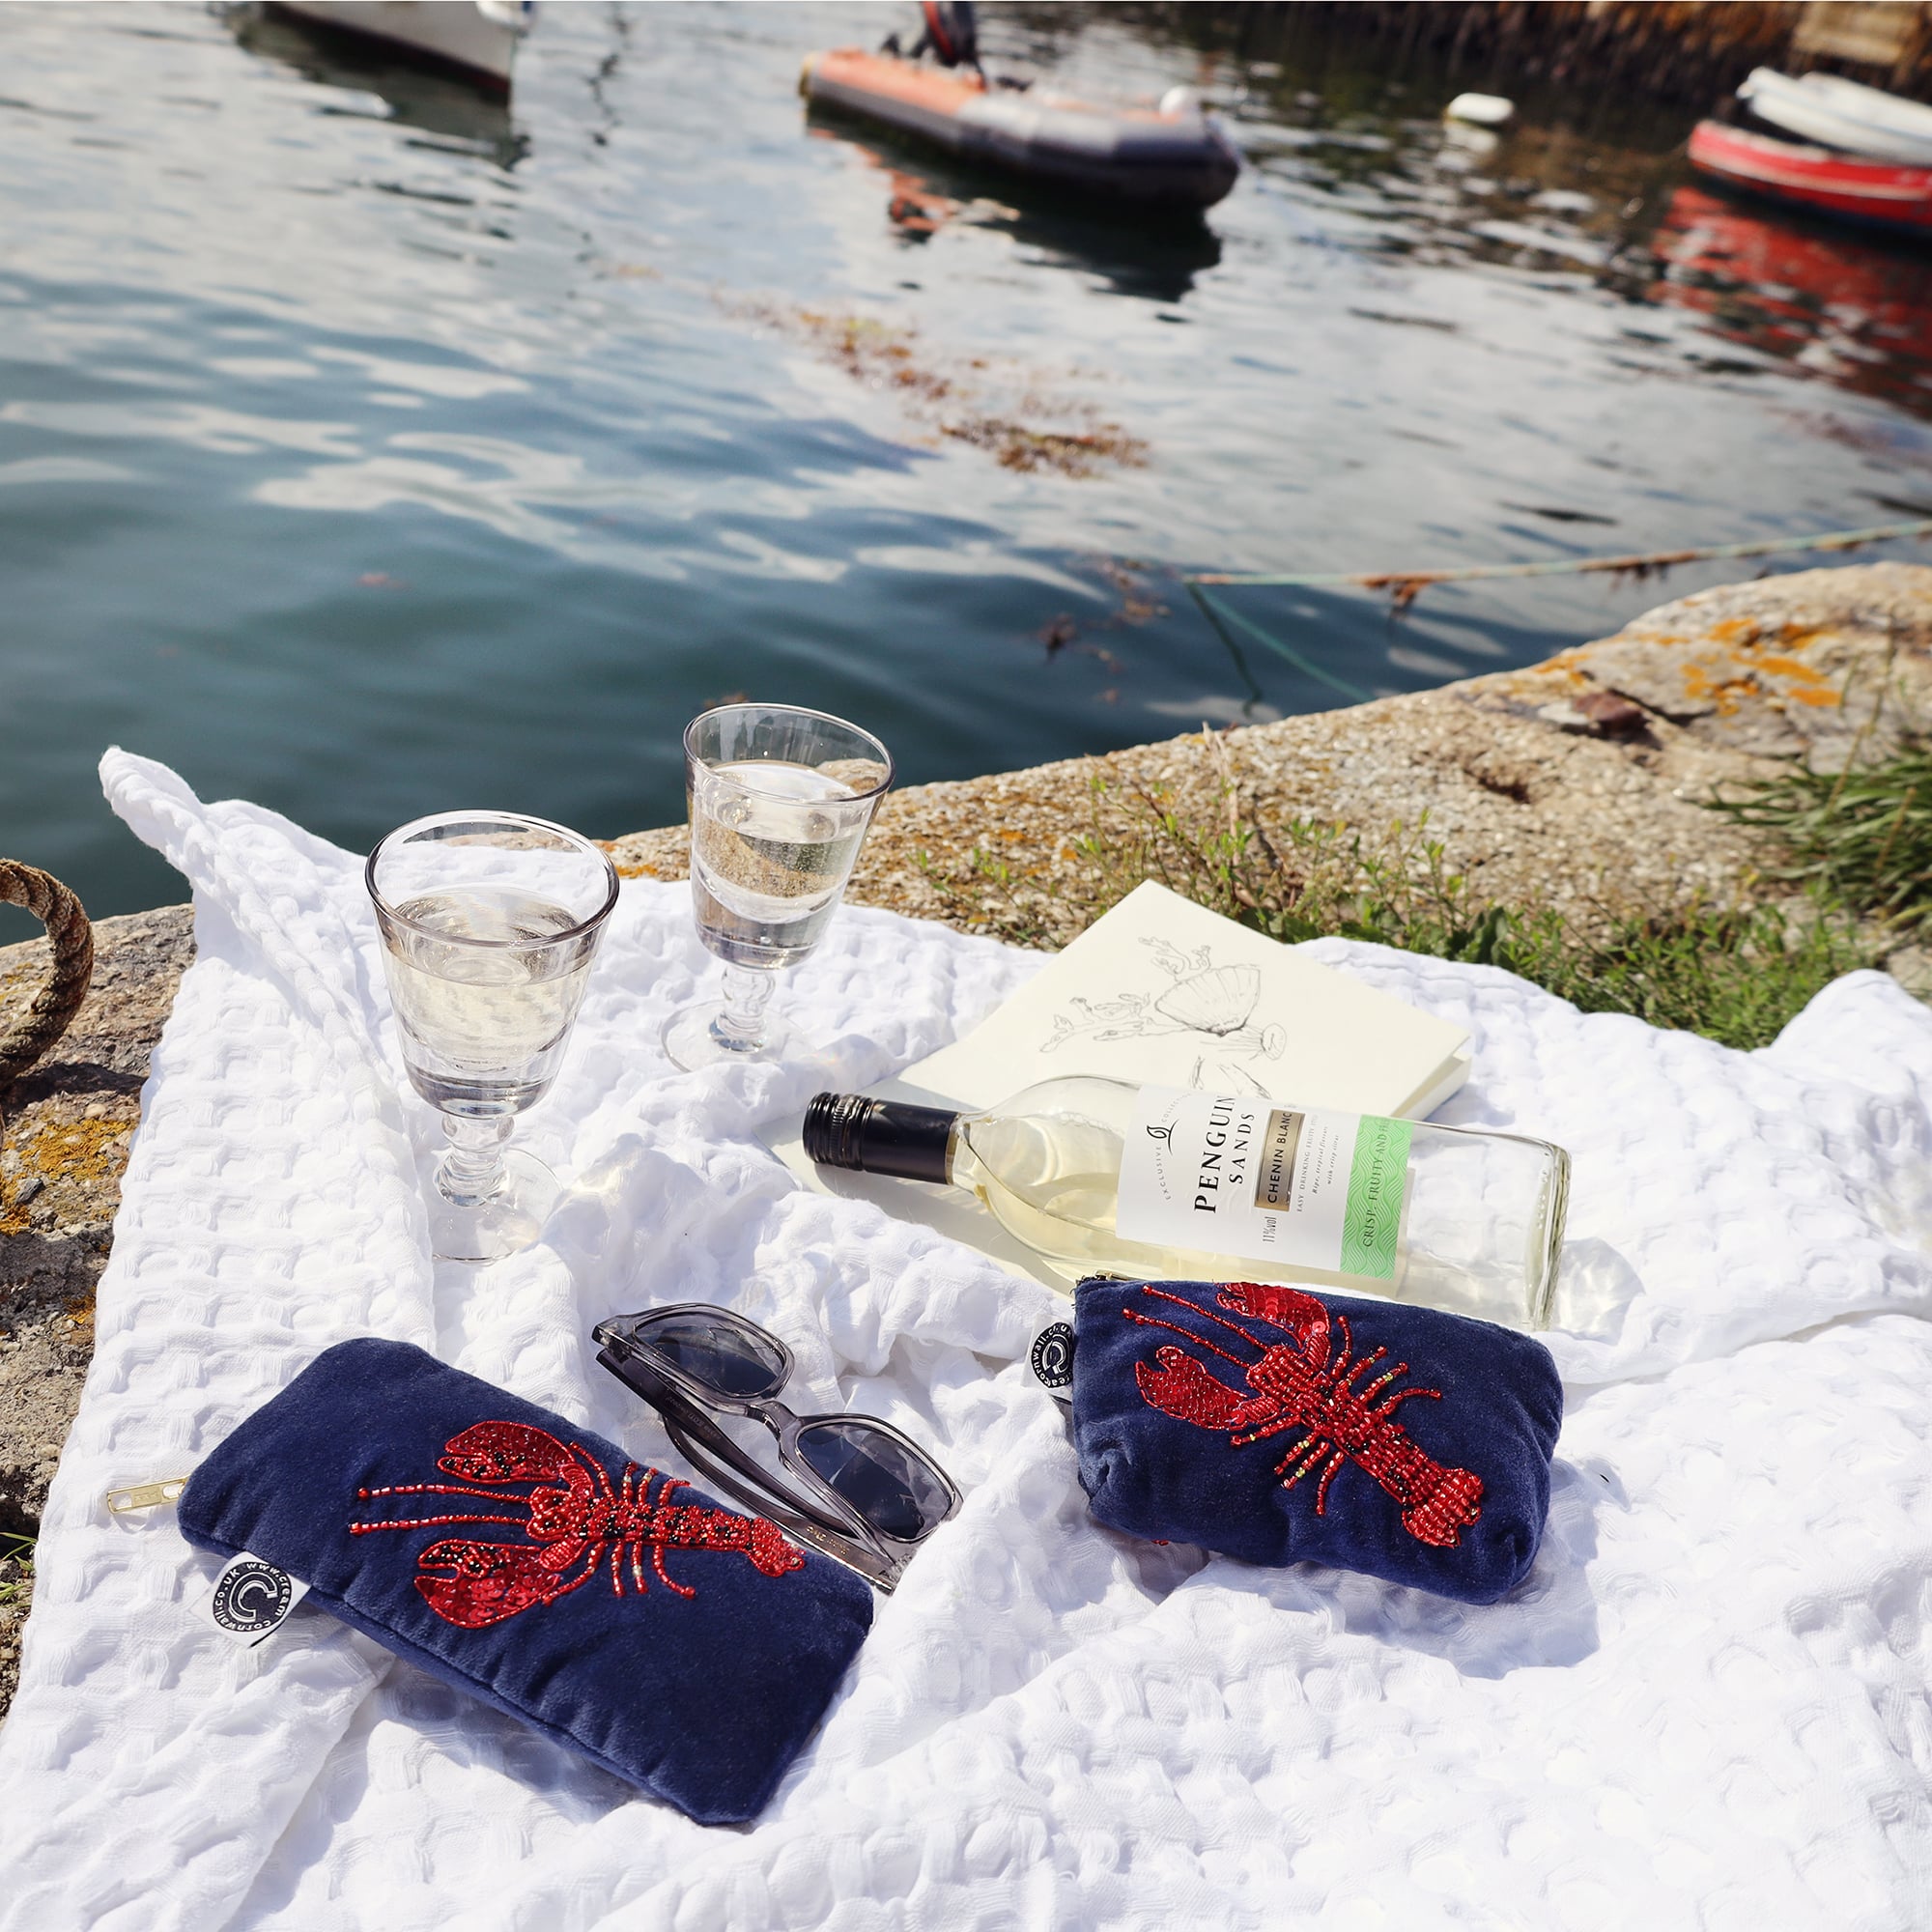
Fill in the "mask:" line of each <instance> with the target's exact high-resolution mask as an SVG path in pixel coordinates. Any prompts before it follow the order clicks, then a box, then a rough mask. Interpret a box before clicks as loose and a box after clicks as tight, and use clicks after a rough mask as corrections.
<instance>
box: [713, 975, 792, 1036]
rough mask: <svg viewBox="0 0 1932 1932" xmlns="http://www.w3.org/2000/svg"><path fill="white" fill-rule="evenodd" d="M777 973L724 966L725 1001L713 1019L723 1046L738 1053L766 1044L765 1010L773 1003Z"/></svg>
mask: <svg viewBox="0 0 1932 1932" xmlns="http://www.w3.org/2000/svg"><path fill="white" fill-rule="evenodd" d="M776 984H777V976H776V975H775V974H772V973H761V972H758V971H757V970H756V969H755V968H753V967H750V966H731V965H726V966H725V1004H724V1006H723V1007H721V1008H720V1009H719V1010H718V1017H717V1018H716V1019H714V1020H713V1021H712V1022H711V1032H712V1034H713V1036H714V1037H716V1039H717V1040H718V1043H719V1044H720V1045H721V1046H727V1047H729V1048H730V1049H731V1050H732V1051H733V1052H734V1053H753V1052H755V1051H756V1050H757V1048H758V1047H759V1046H760V1045H762V1044H763V1042H764V1037H765V1010H766V1009H767V1008H768V1007H769V1006H770V1005H771V1003H772V991H773V988H774V987H775V985H776Z"/></svg>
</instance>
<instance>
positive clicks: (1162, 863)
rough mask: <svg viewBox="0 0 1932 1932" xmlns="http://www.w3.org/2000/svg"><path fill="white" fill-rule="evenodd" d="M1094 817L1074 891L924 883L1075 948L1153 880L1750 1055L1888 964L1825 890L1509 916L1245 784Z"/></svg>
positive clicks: (1402, 834) (1411, 836) (1278, 924)
mask: <svg viewBox="0 0 1932 1932" xmlns="http://www.w3.org/2000/svg"><path fill="white" fill-rule="evenodd" d="M1844 793H1845V794H1846V795H1849V794H1850V793H1851V787H1850V786H1849V785H1847V786H1846V787H1845V788H1844ZM1859 796H1860V797H1862V796H1863V794H1862V793H1861V794H1859ZM1092 806H1093V818H1092V824H1091V826H1090V827H1089V829H1088V830H1087V831H1085V832H1084V833H1083V834H1082V835H1080V836H1079V837H1078V838H1075V839H1074V840H1073V841H1072V842H1073V847H1074V852H1075V855H1076V857H1077V859H1078V861H1079V862H1080V863H1079V864H1078V866H1077V867H1075V868H1074V871H1073V875H1072V876H1071V878H1070V879H1066V880H1061V881H1059V882H1056V883H1054V884H1051V885H1047V884H1042V883H1041V882H1040V881H1039V880H1038V879H1037V878H1033V877H1029V876H1025V875H1021V874H1017V873H1015V872H1014V871H1012V870H1011V869H1010V868H1009V867H1008V866H1007V864H1006V863H1005V862H1003V861H1002V860H1000V859H998V858H997V857H995V856H994V855H993V854H992V853H990V852H988V851H986V850H985V849H983V848H981V849H980V850H978V851H976V852H975V853H974V854H973V861H972V874H971V877H970V878H969V879H968V880H965V881H961V880H957V879H947V878H944V877H941V876H940V875H938V874H937V873H936V872H935V871H934V869H933V868H932V867H930V866H929V865H928V866H927V867H926V875H927V878H928V880H929V881H930V883H931V884H932V886H933V887H934V889H935V891H937V892H938V893H939V894H940V895H941V897H942V898H944V899H946V900H947V901H948V904H949V909H951V910H952V911H954V912H955V913H957V914H959V915H961V916H963V917H965V918H967V919H969V920H970V921H971V922H972V923H975V924H976V925H979V926H981V927H989V928H991V929H992V930H994V931H996V932H998V933H1000V934H1001V935H1002V936H1003V937H1006V938H1009V939H1012V940H1016V941H1018V942H1019V943H1021V944H1039V943H1041V942H1042V940H1044V939H1045V938H1046V937H1047V936H1048V933H1049V931H1050V930H1051V931H1058V932H1062V933H1064V932H1065V928H1066V926H1067V923H1068V915H1069V914H1071V915H1072V917H1073V920H1074V922H1075V923H1078V924H1082V925H1084V924H1087V923H1091V922H1092V921H1093V920H1094V919H1097V918H1098V917H1099V916H1100V915H1101V914H1102V913H1103V912H1105V911H1106V910H1107V909H1108V907H1110V906H1112V905H1115V904H1117V903H1118V902H1119V901H1120V900H1121V899H1122V898H1124V897H1125V896H1126V895H1127V894H1128V893H1129V892H1131V891H1132V890H1133V889H1134V887H1135V886H1137V885H1139V884H1140V883H1141V882H1142V881H1143V880H1145V879H1156V880H1158V881H1160V882H1161V883H1162V884H1163V885H1166V886H1169V887H1171V888H1172V889H1173V890H1174V891H1176V892H1178V893H1179V894H1181V895H1183V896H1184V897H1187V898H1190V899H1193V900H1194V901H1195V902H1196V903H1198V904H1200V905H1205V906H1207V907H1208V908H1210V909H1211V910H1213V911H1215V912H1219V913H1223V914H1226V915H1227V916H1228V917H1230V918H1233V919H1236V920H1239V921H1241V922H1242V923H1244V924H1247V925H1251V926H1253V927H1255V928H1256V929H1257V930H1259V931H1262V932H1265V933H1267V934H1269V935H1270V936H1271V937H1273V938H1276V939H1280V940H1284V941H1291V942H1293V941H1298V940H1305V939H1317V938H1322V937H1325V936H1327V935H1330V934H1336V935H1339V936H1341V937H1343V938H1346V939H1364V940H1372V941H1375V942H1377V943H1378V944H1380V945H1384V946H1395V947H1400V948H1402V949H1403V950H1404V951H1406V952H1419V953H1426V954H1428V955H1430V956H1432V957H1435V958H1439V959H1456V960H1464V961H1470V962H1473V963H1476V964H1480V965H1487V966H1499V967H1502V968H1504V969H1505V970H1507V971H1509V972H1512V973H1516V974H1519V975H1520V976H1521V977H1522V978H1523V979H1525V980H1531V981H1533V982H1534V983H1535V984H1537V985H1539V986H1543V987H1546V988H1548V990H1549V991H1550V992H1552V993H1555V994H1557V995H1558V996H1559V997H1561V998H1563V999H1566V1000H1569V1001H1571V1002H1572V1003H1573V1004H1574V1005H1576V1006H1577V1007H1579V1008H1580V1009H1582V1010H1584V1011H1585V1012H1621V1013H1634V1014H1635V1015H1636V1016H1637V1017H1638V1018H1639V1019H1643V1020H1647V1021H1649V1022H1650V1024H1651V1025H1653V1026H1661V1027H1673V1028H1678V1029H1681V1030H1683V1031H1686V1032H1690V1033H1698V1034H1702V1035H1704V1036H1706V1037H1709V1038H1711V1039H1716V1040H1719V1041H1721V1042H1722V1043H1723V1044H1725V1045H1727V1046H1735V1047H1747V1048H1748V1047H1759V1046H1765V1045H1768V1044H1769V1043H1770V1042H1771V1041H1772V1040H1773V1039H1775V1038H1776V1037H1777V1035H1778V1033H1779V1032H1780V1030H1781V1029H1782V1028H1783V1027H1784V1025H1785V1024H1786V1022H1787V1021H1789V1020H1790V1019H1792V1018H1793V1017H1794V1016H1795V1015H1796V1014H1797V1013H1798V1012H1799V1011H1801V1010H1802V1009H1803V1008H1804V1006H1805V1004H1806V1003H1807V1002H1808V1001H1809V1000H1810V999H1811V998H1812V996H1813V995H1814V994H1815V993H1817V992H1818V991H1820V990H1821V989H1822V988H1823V987H1825V986H1827V985H1829V984H1830V983H1831V981H1832V980H1835V979H1836V978H1837V977H1838V976H1839V975H1840V974H1842V973H1847V972H1851V971H1852V970H1854V969H1855V968H1858V967H1861V966H1871V965H1875V964H1876V963H1878V961H1879V959H1880V958H1881V957H1882V956H1883V952H1884V946H1883V942H1882V936H1881V934H1880V933H1878V932H1875V931H1874V930H1873V929H1872V928H1871V927H1870V926H1869V925H1868V924H1867V923H1863V922H1861V920H1860V919H1859V918H1858V917H1857V916H1856V914H1855V911H1854V910H1853V909H1851V908H1848V907H1847V906H1845V905H1844V904H1842V903H1841V902H1840V901H1839V899H1838V898H1837V896H1836V895H1835V894H1834V892H1833V889H1832V886H1831V883H1830V882H1828V881H1826V880H1824V879H1822V878H1812V879H1810V880H1809V881H1808V891H1807V892H1806V893H1805V894H1804V895H1802V896H1800V897H1799V898H1797V899H1796V900H1794V901H1792V902H1789V903H1786V904H1782V905H1780V904H1765V903H1758V904H1751V903H1747V902H1746V903H1739V904H1735V905H1713V904H1709V903H1707V902H1704V901H1701V900H1690V901H1688V902H1684V903H1680V904H1675V905H1669V906H1662V907H1650V906H1641V905H1634V904H1628V903H1626V904H1609V903H1604V902H1601V901H1591V902H1586V903H1576V904H1569V905H1564V906H1558V905H1555V904H1550V903H1535V904H1522V905H1502V904H1497V903H1494V902H1490V901H1485V900H1483V899H1481V898H1479V897H1478V896H1477V895H1475V894H1474V893H1473V892H1472V891H1471V890H1470V887H1469V884H1468V882H1467V880H1466V879H1464V878H1463V877H1462V876H1461V875H1460V874H1457V873H1453V872H1451V871H1450V870H1449V868H1448V866H1447V863H1446V860H1445V857H1444V851H1443V847H1442V845H1441V844H1440V843H1439V842H1437V841H1435V840H1434V839H1432V838H1429V837H1428V828H1427V824H1426V822H1424V823H1420V824H1417V825H1414V826H1407V827H1406V826H1403V825H1401V824H1395V825H1391V826H1390V827H1389V828H1388V830H1387V832H1386V833H1385V834H1384V835H1383V837H1382V838H1380V839H1379V840H1375V841H1371V840H1369V839H1366V838H1363V836H1362V835H1361V834H1360V833H1358V832H1351V831H1350V830H1348V829H1346V828H1344V827H1341V826H1334V825H1321V824H1318V823H1315V822H1313V821H1311V820H1306V819H1298V820H1292V821H1290V822H1288V823H1286V824H1283V825H1280V826H1275V827H1268V828H1264V827H1263V826H1262V825H1260V824H1259V823H1258V822H1256V821H1255V820H1254V819H1253V818H1252V816H1250V815H1248V814H1246V813H1245V812H1244V811H1243V810H1242V807H1241V803H1240V799H1239V795H1238V789H1237V787H1236V784H1235V782H1234V781H1233V779H1232V777H1229V778H1228V779H1227V780H1226V781H1225V782H1224V784H1223V786H1222V790H1221V795H1220V798H1219V800H1218V801H1217V804H1216V807H1215V809H1214V810H1213V811H1212V813H1211V814H1208V815H1203V814H1201V813H1200V812H1199V811H1198V810H1197V811H1196V812H1194V813H1193V814H1191V815H1190V814H1189V813H1188V812H1185V811H1183V810H1180V809H1179V807H1178V806H1177V804H1176V803H1175V800H1174V797H1173V795H1172V794H1171V793H1168V792H1165V791H1163V790H1161V789H1159V788H1155V787H1146V786H1129V787H1127V788H1125V789H1124V790H1122V789H1117V788H1114V787H1110V786H1109V785H1107V784H1106V783H1105V781H1100V780H1095V781H1094V791H1093V799H1092ZM1907 819H1908V822H1910V813H1909V812H1908V814H1907ZM1873 857H1874V860H1875V861H1876V858H1877V853H1876V852H1874V854H1873ZM1886 863H1887V864H1888V865H1889V864H1890V863H1891V861H1890V859H1889V858H1888V859H1887V860H1886ZM1049 913H1050V914H1051V917H1049V916H1048V914H1049Z"/></svg>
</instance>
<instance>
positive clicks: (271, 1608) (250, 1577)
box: [201, 1549, 308, 1645]
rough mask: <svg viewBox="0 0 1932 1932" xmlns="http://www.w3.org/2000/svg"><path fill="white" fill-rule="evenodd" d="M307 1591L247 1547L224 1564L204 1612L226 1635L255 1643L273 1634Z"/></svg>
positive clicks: (285, 1573) (295, 1578)
mask: <svg viewBox="0 0 1932 1932" xmlns="http://www.w3.org/2000/svg"><path fill="white" fill-rule="evenodd" d="M307 1595H308V1585H307V1584H306V1583H304V1582H301V1581H300V1580H299V1579H298V1578H297V1577H291V1576H290V1575H289V1573H288V1572H287V1571H286V1570H280V1569H277V1568H276V1567H275V1565H274V1564H272V1563H265V1562H264V1561H263V1560H262V1558H261V1557H259V1556H256V1555H254V1554H253V1553H251V1552H250V1551H248V1550H246V1549H244V1550H243V1551H242V1552H241V1555H239V1556H232V1557H230V1558H229V1560H228V1561H227V1563H225V1564H224V1565H223V1566H222V1570H221V1574H220V1576H218V1577H215V1579H214V1587H213V1589H212V1590H211V1591H210V1592H209V1593H208V1595H207V1597H206V1598H205V1599H204V1600H203V1602H202V1605H201V1612H202V1614H203V1615H204V1616H205V1617H206V1618H207V1619H208V1620H209V1622H210V1623H212V1624H213V1626H214V1628H215V1629H216V1630H218V1631H219V1632H220V1633H221V1634H222V1635H223V1636H227V1637H233V1638H234V1640H235V1641H236V1642H237V1643H244V1644H250V1645H253V1644H258V1643H261V1642H262V1641H263V1640H264V1639H265V1638H268V1637H271V1636H273V1635H274V1634H275V1633H276V1632H277V1631H278V1630H280V1629H281V1627H282V1626H283V1625H284V1624H285V1623H287V1622H288V1620H289V1612H290V1611H291V1610H293V1609H294V1608H295V1606H296V1605H298V1603H300V1602H301V1600H302V1599H303V1598H304V1597H305V1596H307Z"/></svg>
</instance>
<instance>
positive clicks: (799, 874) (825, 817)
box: [664, 704, 893, 1067]
mask: <svg viewBox="0 0 1932 1932" xmlns="http://www.w3.org/2000/svg"><path fill="white" fill-rule="evenodd" d="M684 773H685V796H686V798H687V799H688V800H689V802H690V807H691V897H692V904H693V906H694V908H695V909H696V915H697V936H698V937H699V938H700V939H701V940H703V942H704V944H705V945H706V947H707V948H709V949H710V951H711V952H715V953H716V954H717V955H718V957H719V958H720V959H722V960H723V961H724V962H725V997H724V1001H723V1003H722V1004H717V1005H713V1004H702V1005H698V1006H694V1007H686V1008H684V1009H682V1010H681V1011H679V1012H676V1013H673V1014H672V1015H671V1017H670V1020H669V1021H668V1024H667V1025H666V1027H665V1031H664V1044H665V1051H666V1052H667V1053H668V1055H669V1056H670V1058H671V1059H672V1061H673V1062H674V1063H675V1064H676V1065H679V1066H684V1067H695V1066H709V1065H715V1064H717V1063H719V1062H721V1061H722V1062H734V1061H746V1060H772V1059H776V1058H777V1057H778V1056H779V1054H780V1053H781V1052H782V1051H783V1049H784V1045H785V1042H786V1040H787V1038H788V1037H789V1032H788V1029H787V1028H785V1027H784V1026H783V1025H781V1023H780V1022H778V1021H776V1020H774V1019H773V1018H771V1016H770V1014H769V1012H768V1010H767V1009H768V1008H769V1007H770V1005H771V998H772V988H773V985H774V976H775V975H776V974H777V973H779V972H780V971H781V969H782V968H784V967H786V966H789V965H791V964H792V963H793V962H794V961H796V960H799V959H803V958H804V957H805V955H806V954H807V953H808V952H810V951H811V949H812V948H813V947H814V946H816V945H817V944H818V942H819V940H820V939H821V938H822V937H823V936H824V933H825V928H826V927H827V926H828V925H829V924H830V923H831V922H832V915H833V913H834V912H835V911H836V910H837V908H838V900H839V898H840V896H841V895H843V893H844V891H845V882H846V880H847V879H849V878H850V877H851V876H852V867H853V865H854V863H855V862H856V861H857V859H858V857H859V846H860V844H861V842H862V841H863V840H864V838H865V837H866V828H867V826H868V825H869V824H871V822H872V813H873V812H874V811H876V810H878V804H879V801H880V799H882V798H883V797H884V796H885V795H886V788H887V786H889V785H890V784H891V783H892V781H893V759H892V753H890V752H888V751H887V750H886V748H885V747H884V746H883V745H882V744H880V743H879V741H878V740H877V739H876V738H875V737H873V736H872V734H871V733H870V732H869V731H862V730H860V728H859V727H858V726H857V725H848V724H846V723H845V721H844V720H843V719H842V718H833V717H829V716H828V715H827V714H826V713H825V712H823V711H803V710H800V709H799V708H798V707H797V706H795V705H790V704H724V705H720V706H719V707H718V709H717V710H715V711H706V712H704V713H703V714H702V715H701V716H699V717H696V718H694V719H693V720H692V721H691V723H690V724H689V725H687V726H686V727H685V732H684Z"/></svg>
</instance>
